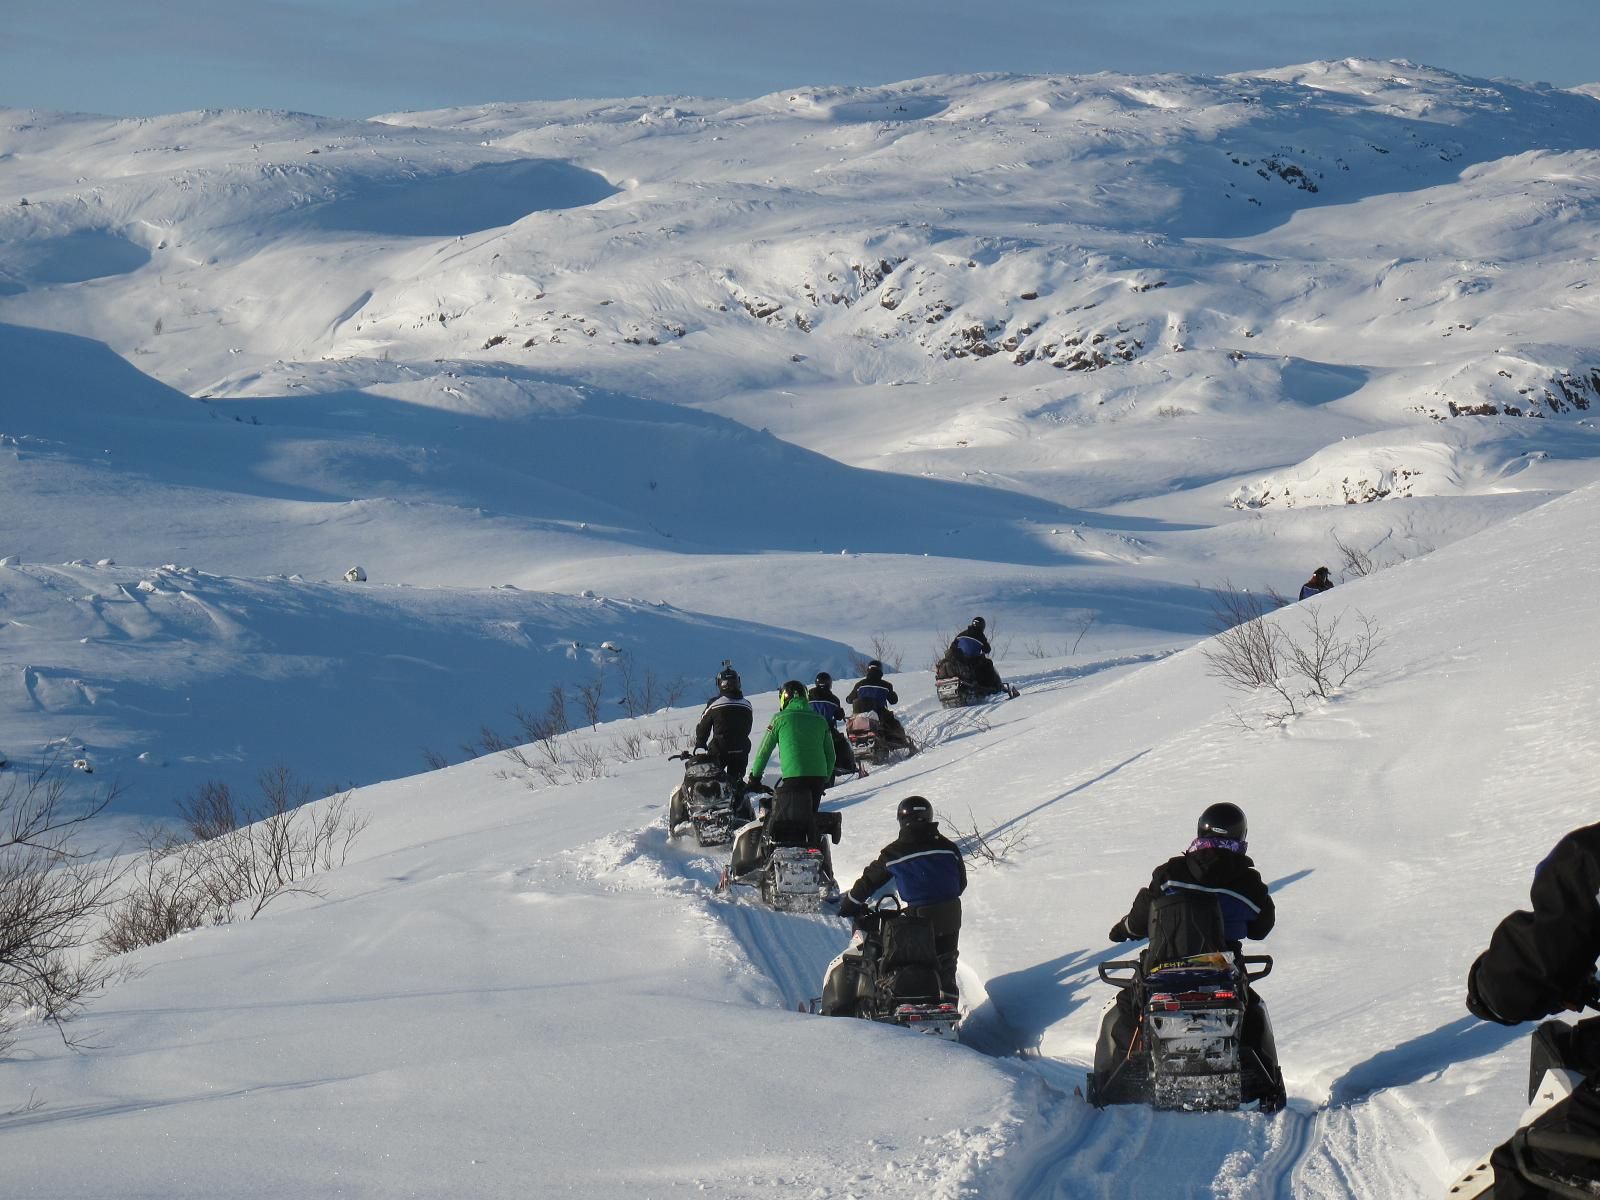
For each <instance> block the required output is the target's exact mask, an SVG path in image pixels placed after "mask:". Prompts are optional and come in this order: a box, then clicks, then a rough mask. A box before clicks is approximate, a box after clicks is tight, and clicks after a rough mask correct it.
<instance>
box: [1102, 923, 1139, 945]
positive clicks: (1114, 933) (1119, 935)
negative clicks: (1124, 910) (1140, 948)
mask: <svg viewBox="0 0 1600 1200" xmlns="http://www.w3.org/2000/svg"><path fill="white" fill-rule="evenodd" d="M1106 937H1107V938H1109V939H1110V940H1111V941H1113V942H1131V941H1133V934H1131V933H1129V932H1128V927H1127V926H1126V925H1125V924H1123V923H1122V922H1121V921H1118V922H1117V923H1116V924H1115V925H1113V926H1112V927H1111V932H1110V933H1108V934H1106Z"/></svg>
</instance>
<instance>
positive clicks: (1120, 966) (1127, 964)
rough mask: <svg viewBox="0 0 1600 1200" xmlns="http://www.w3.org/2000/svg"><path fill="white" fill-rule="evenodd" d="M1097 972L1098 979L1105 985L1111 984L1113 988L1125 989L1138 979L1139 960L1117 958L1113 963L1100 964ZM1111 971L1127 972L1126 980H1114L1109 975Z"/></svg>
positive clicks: (1117, 978) (1118, 978)
mask: <svg viewBox="0 0 1600 1200" xmlns="http://www.w3.org/2000/svg"><path fill="white" fill-rule="evenodd" d="M1099 970H1100V978H1101V979H1102V980H1104V981H1105V982H1106V983H1109V984H1111V985H1112V986H1113V987H1127V986H1128V985H1129V984H1130V983H1132V982H1133V981H1134V980H1135V979H1137V978H1138V977H1139V960H1138V959H1137V958H1119V959H1117V960H1116V961H1115V962H1103V963H1101V964H1100V968H1099ZM1113 971H1127V972H1128V977H1127V978H1126V979H1123V978H1120V977H1115V978H1114V977H1113V976H1112V974H1111V972H1113Z"/></svg>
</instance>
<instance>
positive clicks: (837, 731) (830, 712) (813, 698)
mask: <svg viewBox="0 0 1600 1200" xmlns="http://www.w3.org/2000/svg"><path fill="white" fill-rule="evenodd" d="M806 699H807V700H808V701H810V702H811V711H812V712H814V713H816V714H817V716H819V717H821V718H822V719H823V720H824V721H826V722H827V723H828V728H829V729H831V730H832V731H833V757H834V762H835V763H836V764H837V766H836V768H835V770H836V772H847V771H861V774H863V775H865V774H866V772H865V771H862V770H861V768H860V767H858V766H857V765H856V755H855V751H853V750H851V749H850V739H849V738H847V737H845V735H844V730H843V729H841V728H840V727H839V723H840V722H841V721H843V720H844V717H845V712H844V704H843V703H842V702H841V701H840V700H839V697H837V696H835V695H834V694H833V676H832V675H829V674H828V673H827V672H826V671H818V672H817V681H816V683H815V684H813V685H812V686H811V687H810V688H808V689H807V691H806Z"/></svg>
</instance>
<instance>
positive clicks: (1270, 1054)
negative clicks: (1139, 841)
mask: <svg viewBox="0 0 1600 1200" xmlns="http://www.w3.org/2000/svg"><path fill="white" fill-rule="evenodd" d="M1248 833H1249V827H1248V824H1247V822H1246V821H1245V815H1244V811H1243V810H1242V809H1241V808H1239V806H1238V805H1237V804H1229V803H1227V802H1223V803H1220V804H1213V805H1211V806H1210V807H1208V808H1207V809H1206V810H1205V811H1204V812H1203V813H1201V814H1200V820H1199V822H1198V823H1197V825H1196V829H1195V839H1194V841H1192V842H1190V843H1189V848H1188V849H1187V850H1185V851H1184V852H1183V853H1182V854H1180V855H1178V856H1176V857H1175V858H1170V859H1168V860H1167V861H1166V862H1164V863H1162V864H1161V865H1160V866H1159V867H1157V868H1156V869H1155V871H1154V872H1153V873H1152V874H1151V876H1150V883H1149V885H1148V886H1147V887H1143V888H1140V889H1139V894H1138V895H1136V896H1135V897H1134V898H1133V907H1132V908H1130V909H1129V910H1128V915H1127V916H1125V917H1123V918H1122V920H1120V921H1118V922H1117V923H1116V924H1115V925H1113V926H1112V927H1111V932H1110V933H1109V934H1108V935H1107V936H1108V937H1109V938H1110V940H1111V941H1113V942H1127V941H1134V940H1137V939H1141V938H1146V937H1148V936H1150V905H1151V902H1152V901H1153V900H1154V899H1155V898H1156V897H1157V896H1171V895H1176V894H1178V893H1188V894H1191V895H1192V894H1196V893H1198V894H1203V895H1210V896H1215V897H1216V898H1217V901H1218V903H1219V905H1220V907H1221V909H1222V927H1223V937H1224V938H1225V939H1226V941H1227V946H1226V949H1227V950H1229V951H1231V952H1232V953H1233V954H1234V955H1238V954H1240V953H1242V952H1243V947H1242V945H1241V943H1242V942H1243V941H1244V939H1245V938H1255V939H1260V938H1264V937H1266V936H1267V934H1269V933H1271V932H1272V925H1273V922H1274V921H1275V920H1276V916H1277V914H1276V910H1275V909H1274V907H1273V903H1272V896H1271V894H1270V893H1269V892H1268V891H1267V885H1266V884H1265V883H1263V882H1262V880H1261V874H1260V872H1259V871H1257V870H1256V868H1255V864H1254V863H1253V862H1251V861H1250V856H1249V855H1247V854H1246V853H1245V850H1246V842H1245V838H1246V835H1247V834H1248ZM1216 949H1217V950H1222V949H1224V947H1222V946H1218V947H1216ZM1149 965H1151V966H1154V965H1156V964H1149ZM1134 990H1135V989H1133V988H1131V987H1127V988H1124V989H1123V990H1122V991H1121V992H1119V993H1118V995H1117V1000H1116V1005H1115V1007H1114V1008H1113V1009H1112V1010H1110V1011H1109V1012H1107V1014H1106V1020H1105V1023H1104V1024H1103V1025H1102V1028H1101V1034H1100V1038H1101V1044H1102V1046H1104V1047H1107V1048H1115V1050H1114V1053H1115V1054H1116V1056H1117V1057H1118V1058H1120V1057H1124V1056H1125V1055H1126V1053H1127V1047H1128V1045H1129V1043H1130V1041H1131V1040H1132V1037H1133V1032H1134V1030H1135V1028H1137V1026H1138V1023H1139V1012H1138V1008H1139V998H1138V997H1137V996H1136V995H1134V994H1133V992H1134ZM1108 1036H1109V1039H1110V1040H1109V1041H1108V1040H1107V1039H1108ZM1242 1037H1243V1041H1244V1042H1245V1044H1246V1045H1249V1046H1251V1047H1253V1048H1254V1049H1255V1050H1256V1052H1257V1053H1258V1054H1259V1055H1260V1056H1261V1058H1262V1060H1263V1062H1264V1063H1265V1065H1266V1066H1268V1067H1269V1068H1271V1067H1276V1066H1277V1052H1276V1049H1275V1048H1274V1046H1273V1043H1272V1029H1271V1026H1270V1025H1269V1024H1268V1022H1267V1017H1266V1011H1265V1010H1264V1009H1263V1008H1262V1007H1261V1002H1260V1000H1258V999H1257V997H1256V995H1255V993H1254V992H1253V991H1249V990H1248V989H1247V995H1246V1004H1245V1016H1244V1029H1243V1031H1242Z"/></svg>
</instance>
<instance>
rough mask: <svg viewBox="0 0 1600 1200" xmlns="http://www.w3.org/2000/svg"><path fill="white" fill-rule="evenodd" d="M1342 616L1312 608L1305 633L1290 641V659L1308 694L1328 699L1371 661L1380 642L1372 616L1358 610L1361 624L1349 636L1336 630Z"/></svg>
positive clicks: (1381, 643) (1342, 618) (1358, 619)
mask: <svg viewBox="0 0 1600 1200" xmlns="http://www.w3.org/2000/svg"><path fill="white" fill-rule="evenodd" d="M1343 620H1344V614H1342V613H1341V614H1340V615H1339V616H1336V617H1333V618H1331V619H1330V618H1326V617H1324V616H1323V614H1322V610H1321V609H1320V608H1313V609H1312V610H1311V611H1310V615H1309V616H1307V617H1306V622H1305V631H1306V637H1305V638H1304V639H1303V640H1301V641H1290V642H1289V658H1290V662H1291V663H1292V664H1293V667H1294V670H1295V672H1296V673H1297V674H1298V675H1299V676H1300V677H1301V678H1302V679H1304V680H1305V681H1306V684H1307V686H1308V689H1309V690H1308V693H1307V694H1308V695H1310V694H1315V695H1317V696H1319V697H1321V698H1322V699H1324V700H1325V699H1327V698H1328V696H1329V695H1330V694H1331V693H1332V692H1334V691H1336V690H1337V689H1339V688H1342V687H1343V686H1344V685H1345V683H1347V682H1348V681H1349V680H1350V679H1351V678H1352V677H1353V676H1354V675H1356V674H1358V673H1359V672H1360V671H1362V670H1364V669H1365V668H1366V666H1367V665H1368V663H1370V662H1371V661H1372V655H1373V653H1374V652H1375V651H1376V650H1377V649H1378V648H1379V647H1380V646H1382V645H1383V638H1382V637H1381V636H1380V632H1379V629H1378V625H1377V622H1375V621H1374V620H1373V619H1372V618H1371V617H1368V616H1367V615H1366V614H1364V613H1361V612H1357V613H1356V620H1357V621H1358V622H1360V625H1361V628H1360V630H1359V631H1358V632H1356V633H1354V634H1351V635H1349V636H1342V635H1341V634H1340V632H1339V626H1340V624H1341V623H1342V622H1343Z"/></svg>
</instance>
